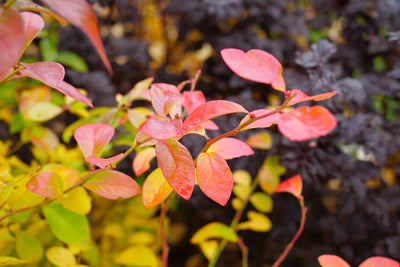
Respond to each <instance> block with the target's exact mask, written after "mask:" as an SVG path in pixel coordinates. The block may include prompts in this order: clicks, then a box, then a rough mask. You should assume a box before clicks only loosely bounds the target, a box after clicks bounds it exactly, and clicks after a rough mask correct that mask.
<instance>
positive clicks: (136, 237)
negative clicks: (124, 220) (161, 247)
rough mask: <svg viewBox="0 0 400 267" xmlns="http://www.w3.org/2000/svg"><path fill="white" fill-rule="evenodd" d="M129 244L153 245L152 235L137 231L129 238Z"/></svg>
mask: <svg viewBox="0 0 400 267" xmlns="http://www.w3.org/2000/svg"><path fill="white" fill-rule="evenodd" d="M128 243H129V244H141V245H151V244H153V243H154V235H153V234H151V233H149V232H145V231H137V232H134V233H133V234H132V235H131V236H130V237H129V241H128Z"/></svg>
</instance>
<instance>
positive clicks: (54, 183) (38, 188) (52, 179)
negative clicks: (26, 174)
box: [26, 171, 63, 197]
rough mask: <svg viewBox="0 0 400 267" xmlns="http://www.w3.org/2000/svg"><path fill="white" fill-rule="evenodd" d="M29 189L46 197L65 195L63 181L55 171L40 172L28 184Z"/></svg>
mask: <svg viewBox="0 0 400 267" xmlns="http://www.w3.org/2000/svg"><path fill="white" fill-rule="evenodd" d="M26 187H27V188H28V190H29V191H31V192H33V193H35V194H38V195H42V196H45V197H60V196H62V195H63V191H62V189H63V181H62V179H61V177H60V176H58V175H57V174H56V173H55V172H49V171H47V172H40V173H39V174H37V175H35V176H33V177H32V178H31V179H30V180H29V182H28V183H27V184H26Z"/></svg>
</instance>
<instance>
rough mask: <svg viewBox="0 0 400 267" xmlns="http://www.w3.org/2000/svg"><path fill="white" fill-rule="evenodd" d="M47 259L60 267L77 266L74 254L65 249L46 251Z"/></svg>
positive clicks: (53, 248) (58, 248)
mask: <svg viewBox="0 0 400 267" xmlns="http://www.w3.org/2000/svg"><path fill="white" fill-rule="evenodd" d="M46 257H47V259H48V260H49V262H51V263H53V264H55V265H56V266H58V267H69V266H71V265H75V264H76V261H75V256H74V254H72V252H71V251H69V250H68V249H66V248H64V247H51V248H49V249H48V250H47V251H46Z"/></svg>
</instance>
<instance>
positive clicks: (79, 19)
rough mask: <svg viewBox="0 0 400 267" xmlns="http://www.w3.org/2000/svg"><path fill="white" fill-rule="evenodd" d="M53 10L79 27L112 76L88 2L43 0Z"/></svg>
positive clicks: (84, 0)
mask: <svg viewBox="0 0 400 267" xmlns="http://www.w3.org/2000/svg"><path fill="white" fill-rule="evenodd" d="M42 2H43V3H45V4H46V5H47V6H48V7H50V9H51V10H53V11H54V12H56V13H58V14H59V15H61V16H62V17H64V18H65V19H66V20H68V21H69V22H70V23H71V24H72V25H74V26H75V27H78V28H79V29H80V30H81V31H83V33H84V34H85V35H86V36H87V37H88V38H89V40H90V41H91V42H92V44H93V46H94V48H95V49H96V51H97V53H98V54H99V55H100V58H101V60H102V61H103V64H104V65H105V66H106V68H107V71H108V73H110V75H111V74H112V68H111V64H110V62H109V61H108V58H107V55H106V52H105V51H104V46H103V43H102V41H101V38H100V34H99V29H98V26H97V21H96V16H95V14H94V12H93V9H92V7H91V6H90V5H89V3H88V2H87V1H86V0H68V1H65V0H42Z"/></svg>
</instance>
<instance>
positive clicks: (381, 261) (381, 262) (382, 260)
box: [359, 257, 400, 267]
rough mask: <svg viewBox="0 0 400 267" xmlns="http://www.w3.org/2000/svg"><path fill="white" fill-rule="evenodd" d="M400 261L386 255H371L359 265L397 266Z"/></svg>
mask: <svg viewBox="0 0 400 267" xmlns="http://www.w3.org/2000/svg"><path fill="white" fill-rule="evenodd" d="M399 266H400V263H399V262H397V261H395V260H392V259H389V258H386V257H371V258H368V259H366V260H365V261H363V262H362V263H361V264H360V266H359V267H399Z"/></svg>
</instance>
